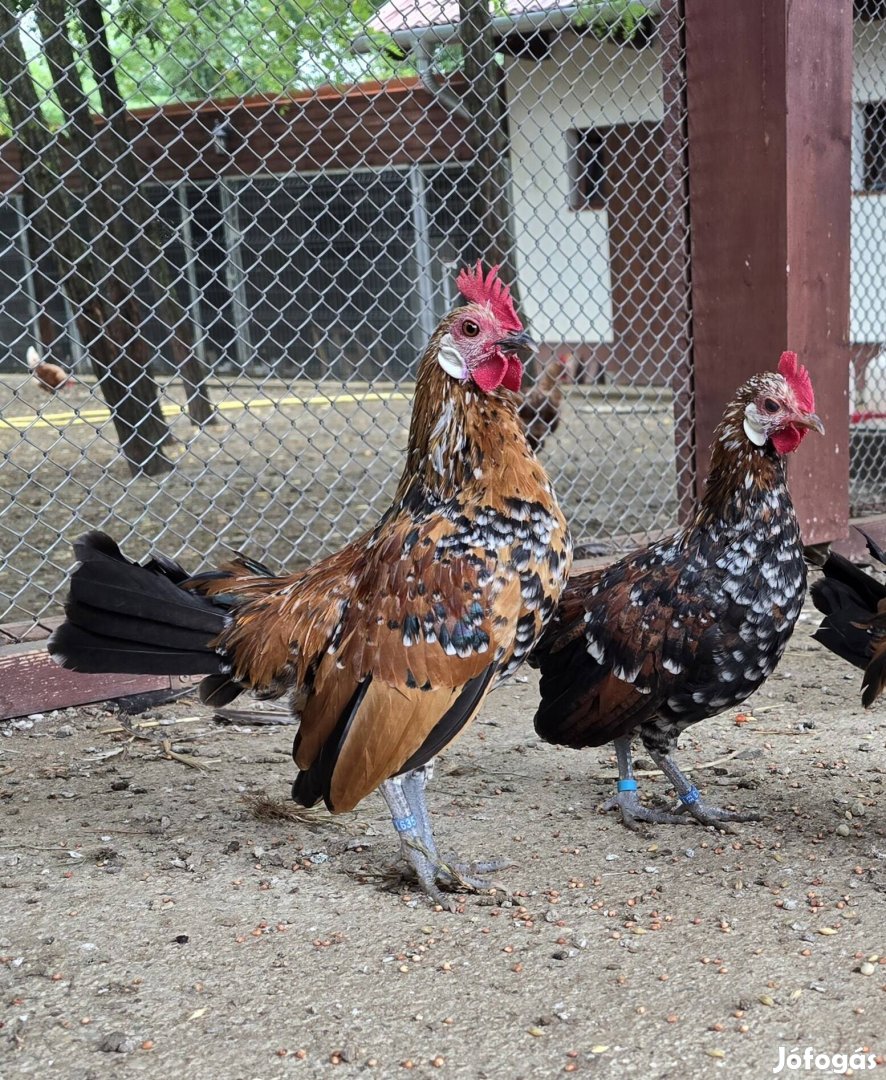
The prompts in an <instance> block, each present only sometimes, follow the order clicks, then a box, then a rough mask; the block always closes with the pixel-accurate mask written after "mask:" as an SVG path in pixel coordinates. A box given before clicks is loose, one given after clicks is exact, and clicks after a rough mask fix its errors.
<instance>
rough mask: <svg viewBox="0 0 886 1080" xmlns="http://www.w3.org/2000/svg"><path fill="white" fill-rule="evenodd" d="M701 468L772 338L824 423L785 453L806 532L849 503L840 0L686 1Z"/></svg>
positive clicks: (845, 134)
mask: <svg viewBox="0 0 886 1080" xmlns="http://www.w3.org/2000/svg"><path fill="white" fill-rule="evenodd" d="M684 10H685V14H686V31H685V34H686V65H687V79H688V86H687V103H688V110H689V120H688V124H689V197H690V224H691V249H692V310H693V323H692V325H693V368H694V383H695V407H696V417H695V430H696V433H697V451H698V452H697V461H698V463H699V470H700V471H699V476H698V483H699V485H701V483H702V481H703V477H704V473H705V471H706V468H707V462H708V447H709V445H710V441H711V435H712V433H713V429H714V427H715V425H716V424H717V422H718V420H719V419H720V414H721V412H722V409H723V405H724V404H725V403H726V401H727V400H728V398H729V396H730V394H731V392H732V390H733V389H734V388H735V387H736V386H737V385H738V384H739V383H740V382H741V381H742V380H744V379H745V378H746V377H747V376H749V375H751V374H753V373H754V372H755V371H759V370H763V369H766V368H770V369H771V368H774V367H775V364H776V362H777V361H778V357H779V354H780V353H781V352H782V350H784V349H794V350H795V351H796V352H797V353H799V355H800V358H801V360H802V361H803V362H804V363H805V364H806V365H807V366H808V367H809V369H810V372H811V374H812V377H813V381H814V384H815V390H816V404H817V407H818V412H819V414H820V415H821V417H822V419H823V420H824V422H825V425H826V427H827V435H826V436H825V437H824V438H820V437H818V436H810V438H808V439H807V440H806V442H805V443H804V444H803V446H802V448H801V449H800V451H799V452H798V453H797V454H796V455H795V456H794V457H793V458H792V460H791V463H790V483H791V490H792V493H793V496H794V501H795V503H796V505H797V510H798V514H799V517H800V522H801V526H802V529H803V537H804V540H805V542H806V543H810V544H811V543H819V542H822V541H826V540H832V539H835V538H836V537H840V536H843V535H845V534H846V531H847V522H848V512H849V458H848V448H849V407H848V400H847V388H848V382H849V351H848V327H849V210H850V134H851V95H852V83H851V76H852V2H851V0H827V3H821V2H820V0H733V2H731V3H712V2H711V0H684Z"/></svg>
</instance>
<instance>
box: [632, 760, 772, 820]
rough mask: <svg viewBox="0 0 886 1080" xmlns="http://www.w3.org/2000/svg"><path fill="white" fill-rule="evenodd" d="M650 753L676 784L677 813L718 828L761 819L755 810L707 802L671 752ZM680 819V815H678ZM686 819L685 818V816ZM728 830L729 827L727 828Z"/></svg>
mask: <svg viewBox="0 0 886 1080" xmlns="http://www.w3.org/2000/svg"><path fill="white" fill-rule="evenodd" d="M649 754H650V756H651V758H652V760H653V761H654V762H655V764H656V765H657V766H658V767H659V768H660V769H661V771H662V772H663V773H664V774H665V776H666V777H667V778H668V780H670V782H671V783H672V784H673V785H674V790H675V791H676V792H677V798H678V799H679V800H680V803H681V805H680V806H679V807H677V808H676V810H675V814H677V815H682V814H685V813H687V812H688V813H690V814H691V815H692V816H693V817H694V818H695V819H696V820H697V821H700V822H701V823H702V825H714V826H716V828H718V829H724V828H726V826H727V825H728V823H729V822H730V821H759V820H760V815H759V814H755V813H753V812H742V811H737V810H721V809H720V808H719V807H718V806H711V805H710V804H709V803H706V802H705V801H704V799H703V798H702V797H701V795H700V794H699V791H698V788H697V787H696V786H695V785H694V784H693V783H692V781H691V780H690V779H689V777H688V776H687V775H686V774H685V773H684V772H683V771H682V770H681V769H680V768H679V767H678V766H677V764H676V763H675V762H674V761H673V760H672V758H671V756H670V754H662V753H661V752H659V751H656V750H650V751H649ZM677 820H678V821H679V820H680V818H679V816H678V817H677ZM684 820H685V818H684ZM726 831H728V829H727V830H726Z"/></svg>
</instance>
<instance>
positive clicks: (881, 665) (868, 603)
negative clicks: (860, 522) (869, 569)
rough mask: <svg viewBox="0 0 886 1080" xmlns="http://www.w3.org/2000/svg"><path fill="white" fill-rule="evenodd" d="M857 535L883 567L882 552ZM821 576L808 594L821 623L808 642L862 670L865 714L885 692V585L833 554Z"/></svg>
mask: <svg viewBox="0 0 886 1080" xmlns="http://www.w3.org/2000/svg"><path fill="white" fill-rule="evenodd" d="M858 531H859V532H861V533H862V536H864V538H865V540H866V541H867V545H868V551H869V552H870V553H871V555H872V556H873V558H874V559H876V561H877V562H878V563H880V564H881V565H886V552H884V551H883V549H882V548H880V547H879V546H878V545H877V544H876V543H875V541H874V540H873V539H872V538H871V537H870V536H868V535H867V533H865V532H863V531H862V530H861V529H859V530H858ZM822 571H823V573H824V577H823V578H819V580H818V581H816V582H814V583H813V585H812V588H811V589H810V590H809V592H810V595H811V596H812V602H813V604H815V606H816V607H817V608H818V610H819V611H821V612H823V613H824V615H825V618H824V619H822V622H821V626H820V627H819V628H818V630H817V631H816V632H815V633H814V634H813V635H812V636H813V637H814V638H815V640H816V641H817V642H819V643H820V644H821V645H824V647H825V648H826V649H830V651H831V652H833V653H836V654H837V656H840V657H842V658H843V659H844V660H848V661H849V663H850V664H855V666H856V667H860V668H864V678H863V679H862V684H861V703H862V705H864V707H865V708H866V709H867V708H870V706H871V705H873V704H874V702H875V701H876V700H877V698H878V697H879V696H880V694H882V693H883V689H884V687H886V585H883V584H882V583H881V582H879V581H877V580H876V578H873V577H871V575H870V574H867V573H865V571H864V570H862V569H861V568H860V567H858V566H856V565H855V564H854V563H851V562H850V561H849V560H848V559H845V558H844V557H843V556H842V555H838V554H837V553H836V552H835V551H832V552H831V553H830V554H829V555H828V557H827V560H826V561H825V564H824V566H823V567H822Z"/></svg>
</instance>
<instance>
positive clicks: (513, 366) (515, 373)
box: [501, 356, 523, 391]
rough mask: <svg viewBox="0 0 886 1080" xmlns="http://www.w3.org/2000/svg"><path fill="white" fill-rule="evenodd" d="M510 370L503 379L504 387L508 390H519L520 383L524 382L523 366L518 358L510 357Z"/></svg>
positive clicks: (508, 359)
mask: <svg viewBox="0 0 886 1080" xmlns="http://www.w3.org/2000/svg"><path fill="white" fill-rule="evenodd" d="M507 361H508V370H507V371H506V372H505V377H504V378H503V379H502V381H501V383H502V386H503V387H504V388H505V389H506V390H514V391H516V390H519V389H520V383H521V382H522V381H523V365H522V364H521V363H520V361H519V360H518V359H517V357H516V356H509V357H508V358H507Z"/></svg>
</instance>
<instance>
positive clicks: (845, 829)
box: [834, 821, 851, 836]
mask: <svg viewBox="0 0 886 1080" xmlns="http://www.w3.org/2000/svg"><path fill="white" fill-rule="evenodd" d="M850 831H851V830H850V828H849V826H848V825H847V824H846V822H845V821H842V822H841V823H840V824H839V825H838V826H837V827H836V829H834V832H835V833H836V834H837V836H848V835H849V833H850Z"/></svg>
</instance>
